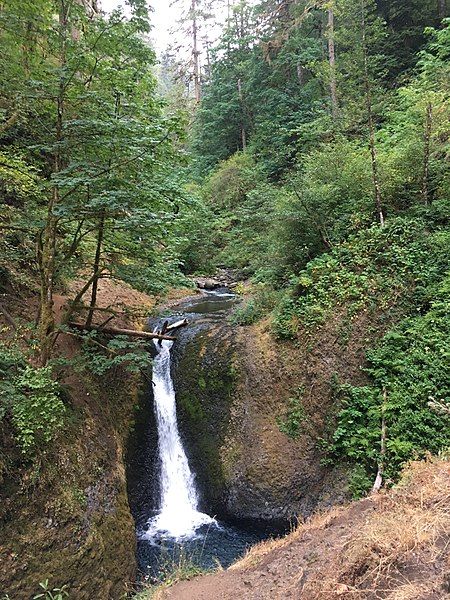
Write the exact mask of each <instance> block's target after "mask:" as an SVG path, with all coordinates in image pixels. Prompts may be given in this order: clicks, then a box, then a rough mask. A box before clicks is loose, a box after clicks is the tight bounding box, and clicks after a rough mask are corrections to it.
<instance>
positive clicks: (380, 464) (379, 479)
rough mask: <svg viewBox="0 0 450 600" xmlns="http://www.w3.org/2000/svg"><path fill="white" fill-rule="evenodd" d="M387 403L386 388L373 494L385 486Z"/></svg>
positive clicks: (384, 389)
mask: <svg viewBox="0 0 450 600" xmlns="http://www.w3.org/2000/svg"><path fill="white" fill-rule="evenodd" d="M386 403H387V392H386V388H383V404H382V406H381V439H380V460H379V461H378V471H377V476H376V478H375V483H374V484H373V488H372V494H375V493H377V492H379V491H380V488H381V486H382V484H383V476H384V467H385V464H384V462H385V456H386Z"/></svg>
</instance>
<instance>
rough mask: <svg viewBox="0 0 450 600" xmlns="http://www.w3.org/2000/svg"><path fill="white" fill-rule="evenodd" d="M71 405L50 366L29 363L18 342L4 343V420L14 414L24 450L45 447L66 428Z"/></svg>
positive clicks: (0, 368)
mask: <svg viewBox="0 0 450 600" xmlns="http://www.w3.org/2000/svg"><path fill="white" fill-rule="evenodd" d="M66 412H67V409H66V407H65V405H64V402H63V401H62V399H61V394H60V388H59V385H58V384H57V383H56V382H55V381H54V379H53V377H52V372H51V368H50V367H45V368H36V367H32V366H30V365H29V364H27V361H26V359H25V356H24V354H23V353H22V352H21V351H20V350H19V348H18V347H16V346H7V345H5V344H1V345H0V420H1V419H7V418H10V419H11V422H12V425H13V427H14V433H15V438H16V441H17V443H18V445H19V447H20V448H21V451H22V453H23V454H26V455H27V456H32V455H33V454H34V453H35V452H36V451H38V450H40V449H42V448H45V446H47V445H48V444H49V443H50V442H51V441H52V440H53V439H54V437H55V436H56V435H57V433H58V432H59V431H60V430H61V429H62V427H63V426H64V423H65V416H66Z"/></svg>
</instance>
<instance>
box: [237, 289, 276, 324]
mask: <svg viewBox="0 0 450 600" xmlns="http://www.w3.org/2000/svg"><path fill="white" fill-rule="evenodd" d="M278 296H279V294H278V293H277V292H276V291H274V290H272V289H271V288H270V287H269V286H267V285H259V286H257V287H255V288H254V291H253V296H252V298H250V299H249V300H246V301H244V303H243V304H241V305H240V306H238V307H237V308H236V309H235V310H234V311H233V314H232V315H231V317H230V321H231V322H232V323H234V324H235V325H252V324H253V323H256V322H257V321H259V320H260V319H261V318H262V317H264V316H265V315H267V314H269V313H270V311H271V310H272V309H273V308H274V307H275V305H276V304H277V301H278Z"/></svg>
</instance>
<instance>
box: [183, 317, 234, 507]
mask: <svg viewBox="0 0 450 600" xmlns="http://www.w3.org/2000/svg"><path fill="white" fill-rule="evenodd" d="M234 338H235V336H234V333H233V331H232V330H231V329H230V328H228V327H227V326H226V325H214V326H210V327H209V328H207V329H201V328H200V330H199V331H198V330H197V331H195V334H194V335H192V334H190V335H188V337H187V339H186V338H185V339H184V340H183V341H182V343H181V344H180V346H179V347H178V348H177V350H176V352H175V360H174V364H173V379H174V385H175V390H176V395H177V411H178V421H179V428H180V435H181V437H182V439H183V442H184V444H185V447H186V452H187V454H188V458H189V462H190V464H191V467H192V470H193V472H194V473H195V474H196V480H197V485H198V488H199V490H200V495H201V505H202V508H203V509H205V510H209V511H210V512H211V511H212V512H219V513H220V512H223V509H224V506H225V499H226V491H227V481H226V477H225V473H224V469H223V459H222V458H223V457H222V456H221V449H222V446H223V444H224V441H225V438H226V435H227V432H228V425H229V421H230V408H231V403H232V400H233V394H234V391H235V388H236V383H237V379H238V369H237V355H236V348H235V340H234Z"/></svg>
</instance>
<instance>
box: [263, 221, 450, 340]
mask: <svg viewBox="0 0 450 600" xmlns="http://www.w3.org/2000/svg"><path fill="white" fill-rule="evenodd" d="M449 243H450V234H449V233H448V232H447V231H440V230H437V231H435V232H432V233H431V232H430V231H429V230H428V228H427V226H426V224H425V222H424V221H423V220H422V219H418V218H415V219H412V218H405V217H398V218H396V219H392V220H391V221H390V222H388V224H387V225H386V226H385V227H384V228H380V227H379V226H378V225H374V226H373V227H371V228H370V229H367V230H364V231H362V232H360V233H358V234H356V235H354V236H351V237H350V238H349V239H348V240H347V241H346V242H343V243H342V244H340V245H339V246H336V247H335V248H334V249H333V250H332V251H331V252H329V253H326V254H323V255H321V256H319V257H317V258H315V259H314V260H312V261H310V262H309V263H308V265H307V267H306V268H305V269H304V270H303V271H302V272H301V273H300V274H299V275H298V276H297V277H295V278H293V279H292V282H291V288H290V290H289V291H288V292H287V294H286V296H285V298H284V300H283V301H282V303H281V304H280V305H279V306H278V307H277V310H276V311H275V315H274V322H273V326H274V331H275V333H276V334H277V335H278V336H279V337H292V335H293V332H295V330H296V322H297V321H298V322H301V323H302V324H303V325H304V326H306V327H307V328H313V327H316V326H318V325H320V324H322V323H324V321H325V320H326V319H327V318H328V317H329V315H330V314H331V313H332V312H333V311H335V310H336V309H339V307H342V308H343V309H344V310H346V312H347V317H348V318H349V319H350V320H351V319H353V318H354V317H355V315H356V314H357V313H359V312H361V311H363V310H372V311H375V310H376V311H386V310H388V309H389V308H390V307H391V306H392V305H395V306H397V307H399V306H400V305H401V304H403V305H404V309H405V312H406V311H407V310H408V309H410V308H411V307H413V306H419V307H420V306H426V305H427V304H428V303H429V302H430V301H431V299H432V298H433V295H434V292H435V286H436V284H437V283H438V282H439V281H440V279H441V277H442V273H443V272H445V270H446V268H448V245H449Z"/></svg>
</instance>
